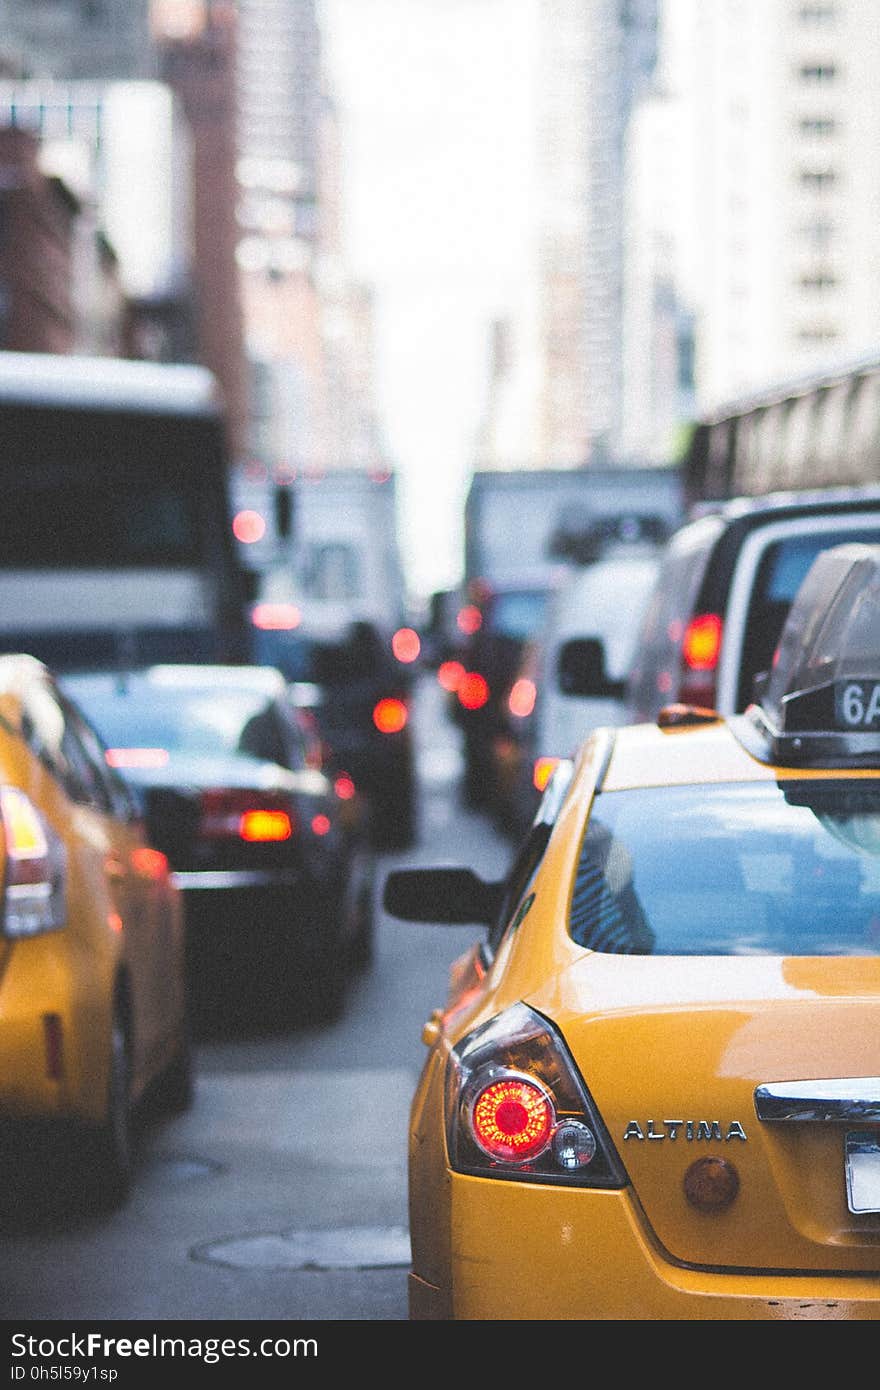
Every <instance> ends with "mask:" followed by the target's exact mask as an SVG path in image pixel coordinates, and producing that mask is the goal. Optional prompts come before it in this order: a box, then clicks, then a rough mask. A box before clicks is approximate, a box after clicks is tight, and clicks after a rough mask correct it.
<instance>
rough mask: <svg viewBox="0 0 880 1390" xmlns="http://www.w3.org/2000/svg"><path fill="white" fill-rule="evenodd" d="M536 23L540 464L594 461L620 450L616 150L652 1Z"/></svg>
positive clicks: (569, 11)
mask: <svg viewBox="0 0 880 1390" xmlns="http://www.w3.org/2000/svg"><path fill="white" fill-rule="evenodd" d="M538 15H539V36H538V48H537V52H538V55H539V56H538V62H539V70H538V103H539V111H538V135H539V141H538V148H539V160H540V163H539V168H538V171H537V179H536V186H537V187H536V191H537V207H538V218H539V223H538V228H537V237H538V245H539V257H540V262H539V266H538V278H539V287H540V288H539V296H538V304H539V313H540V328H539V334H538V342H539V351H540V354H541V359H542V360H541V378H540V388H539V389H540V401H541V407H542V408H541V417H542V418H541V429H540V442H539V451H540V459H541V461H542V462H543V463H544V465H545V466H546V465H550V466H554V465H578V464H585V463H591V462H597V463H601V462H606V461H609V460H612V459H613V458H614V457H615V456H616V455H617V453H618V450H619V441H620V430H621V419H622V395H623V358H622V346H621V333H620V324H621V319H622V305H623V185H624V148H625V138H626V131H627V126H628V122H629V119H630V115H631V112H632V109H633V106H634V105H635V103H636V101H637V100H638V98H639V97H640V95H641V94H642V92H643V91H644V90H645V89H646V88H647V86H648V84H649V81H650V77H651V73H652V70H653V67H654V63H655V60H656V32H657V3H656V0H628V3H626V4H620V3H618V0H591V3H590V4H589V5H585V4H583V0H547V3H545V4H541V5H539V6H538Z"/></svg>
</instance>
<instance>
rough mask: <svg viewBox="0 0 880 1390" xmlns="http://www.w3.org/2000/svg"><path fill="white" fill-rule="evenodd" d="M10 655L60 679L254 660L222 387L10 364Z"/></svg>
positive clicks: (28, 359) (5, 440) (4, 509)
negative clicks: (104, 670)
mask: <svg viewBox="0 0 880 1390" xmlns="http://www.w3.org/2000/svg"><path fill="white" fill-rule="evenodd" d="M0 497H2V501H0V651H25V652H29V653H31V654H32V655H34V656H37V657H39V658H40V659H41V660H43V661H45V662H46V663H47V664H48V665H49V666H51V667H52V668H53V669H54V670H62V671H70V670H74V669H82V668H91V669H94V668H96V667H100V666H115V665H119V664H125V665H128V666H130V665H146V664H148V663H151V662H154V661H241V660H246V659H247V657H248V636H247V634H248V630H249V629H248V623H247V592H246V587H247V578H246V572H245V570H244V568H243V566H242V565H241V564H240V561H239V555H238V550H237V543H236V541H235V539H234V536H233V534H232V529H231V520H232V518H231V515H230V477H229V460H228V451H227V443H226V428H225V418H224V411H223V406H222V401H221V399H220V396H219V393H218V390H217V384H216V379H215V377H214V376H213V374H212V373H210V372H209V371H207V370H206V369H205V368H202V367H199V366H195V365H189V364H165V363H161V364H160V363H152V362H140V361H129V360H123V359H118V358H104V357H94V358H87V357H77V356H53V355H50V354H44V353H33V354H31V353H17V352H0Z"/></svg>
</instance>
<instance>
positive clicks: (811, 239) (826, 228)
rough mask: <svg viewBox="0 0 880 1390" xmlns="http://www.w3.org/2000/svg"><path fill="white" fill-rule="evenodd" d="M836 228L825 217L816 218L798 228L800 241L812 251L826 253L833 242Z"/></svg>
mask: <svg viewBox="0 0 880 1390" xmlns="http://www.w3.org/2000/svg"><path fill="white" fill-rule="evenodd" d="M835 231H836V228H835V226H834V223H833V222H831V221H829V219H828V218H827V217H816V218H814V219H813V220H812V221H810V222H804V223H803V224H802V226H801V227H800V236H801V240H802V241H805V242H806V243H807V245H808V246H810V247H811V248H812V249H813V250H814V251H827V250H828V248H829V246H830V245H831V243H832V241H833V240H834V234H835Z"/></svg>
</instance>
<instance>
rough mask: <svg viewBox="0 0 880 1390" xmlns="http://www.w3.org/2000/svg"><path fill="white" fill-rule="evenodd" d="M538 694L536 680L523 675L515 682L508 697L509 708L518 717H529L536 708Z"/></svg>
mask: <svg viewBox="0 0 880 1390" xmlns="http://www.w3.org/2000/svg"><path fill="white" fill-rule="evenodd" d="M537 695H538V692H537V690H536V688H535V682H534V681H530V680H527V679H526V677H525V676H521V677H520V679H519V680H518V681H514V683H513V688H512V690H511V692H510V694H509V695H508V697H507V708H508V709H509V710H510V713H511V714H512V715H515V717H516V718H517V719H528V717H529V715H530V714H531V712H532V710H533V709H534V708H535V700H536V699H537Z"/></svg>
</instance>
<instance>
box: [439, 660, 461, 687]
mask: <svg viewBox="0 0 880 1390" xmlns="http://www.w3.org/2000/svg"><path fill="white" fill-rule="evenodd" d="M463 675H464V667H463V666H462V664H461V662H460V661H441V663H440V665H439V666H438V667H437V680H438V682H439V684H440V685H442V687H443V689H444V690H448V691H449V692H450V693H452V692H453V691H455V690H457V689H458V687H459V686H460V684H461V680H462V677H463Z"/></svg>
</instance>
